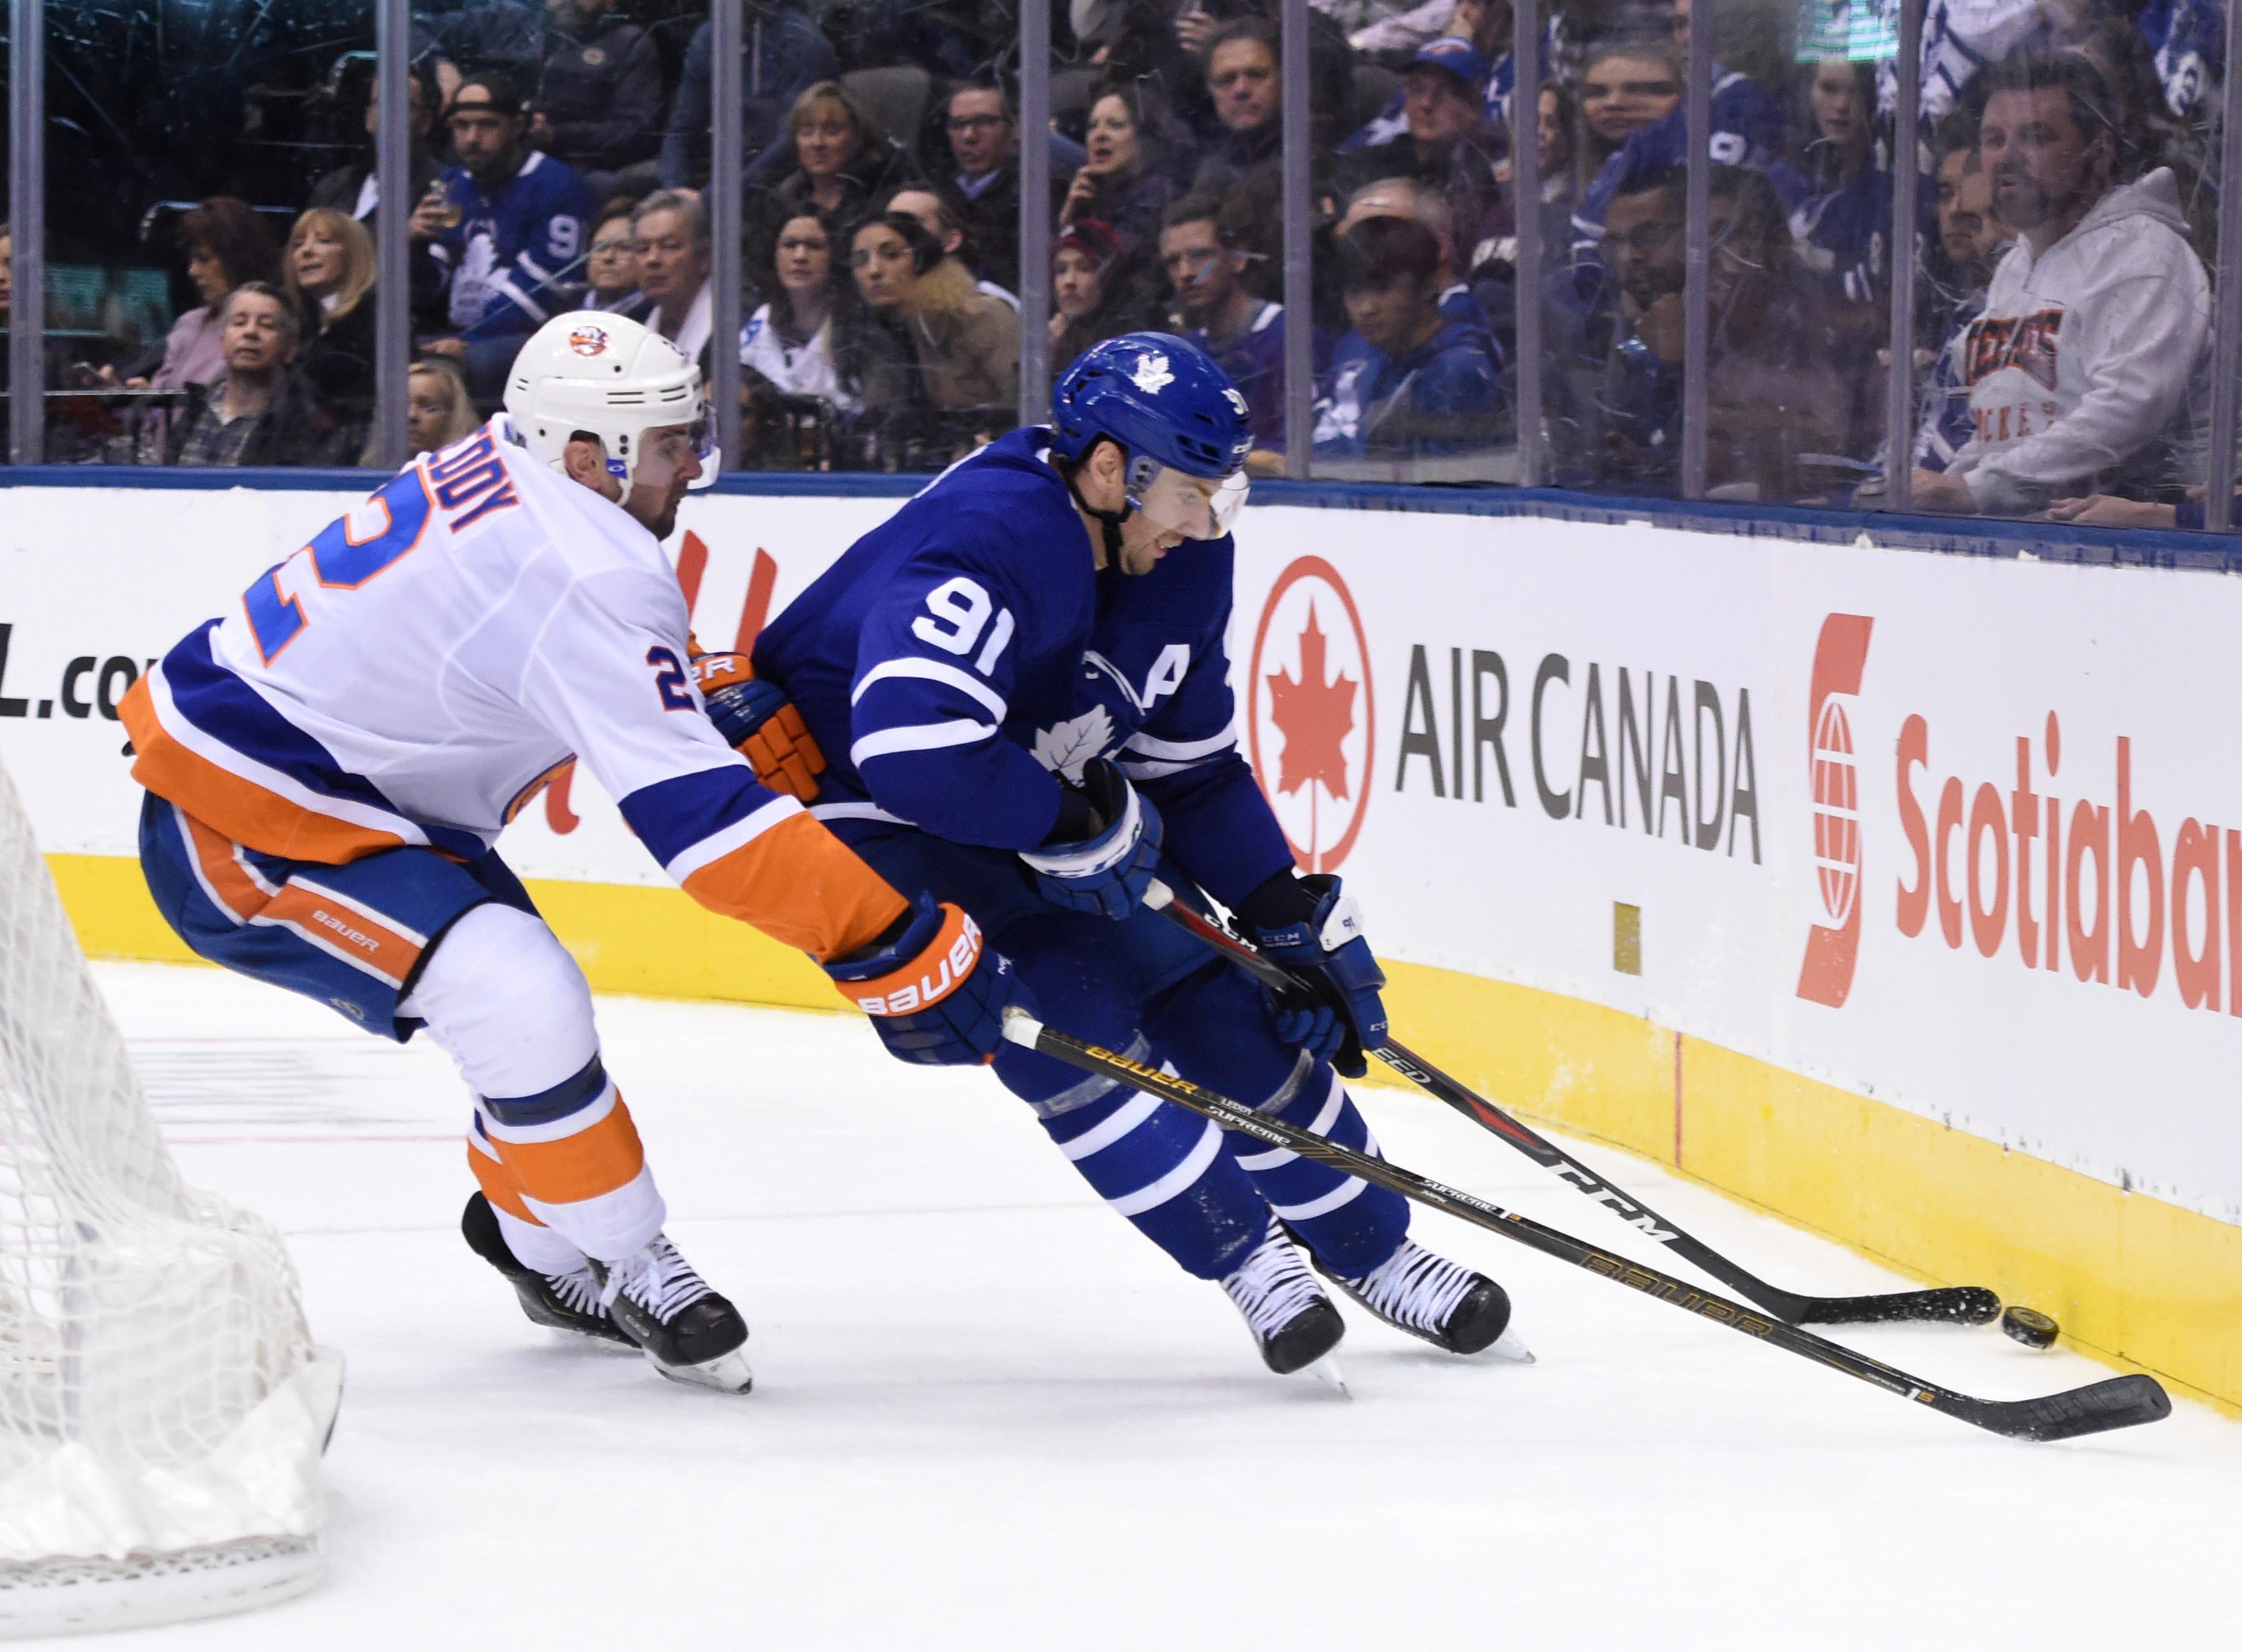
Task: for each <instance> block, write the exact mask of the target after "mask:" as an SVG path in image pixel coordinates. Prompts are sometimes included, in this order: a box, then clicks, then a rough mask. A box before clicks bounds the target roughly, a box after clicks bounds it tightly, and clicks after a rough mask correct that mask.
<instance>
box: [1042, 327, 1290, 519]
mask: <svg viewBox="0 0 2242 1652" xmlns="http://www.w3.org/2000/svg"><path fill="white" fill-rule="evenodd" d="M1245 414H1246V408H1245V397H1244V396H1242V395H1240V394H1239V393H1238V386H1236V385H1234V384H1232V383H1231V382H1230V375H1229V374H1227V373H1224V372H1223V370H1222V369H1221V368H1219V367H1218V366H1215V365H1214V361H1213V359H1212V357H1210V356H1209V355H1208V354H1207V353H1206V352H1205V351H1204V350H1202V349H1200V348H1199V347H1198V346H1197V345H1195V344H1192V343H1191V342H1190V341H1189V340H1188V339H1179V338H1178V337H1177V336H1176V335H1175V334H1173V333H1171V332H1124V333H1123V334H1122V335H1121V336H1120V337H1119V338H1117V339H1106V340H1104V342H1103V343H1101V344H1097V345H1093V346H1091V348H1089V349H1088V350H1085V351H1084V352H1083V353H1082V354H1081V355H1080V356H1079V357H1077V359H1076V360H1075V363H1074V365H1073V366H1071V367H1069V368H1068V369H1067V370H1066V372H1065V373H1064V375H1063V376H1062V377H1061V378H1060V379H1059V381H1058V383H1057V386H1054V387H1053V389H1052V391H1051V456H1052V457H1053V458H1055V459H1057V460H1063V461H1064V462H1067V463H1070V464H1071V463H1074V462H1076V461H1078V460H1081V459H1082V458H1083V457H1084V455H1086V454H1087V453H1089V452H1090V450H1091V448H1092V447H1095V446H1096V445H1097V443H1098V440H1099V439H1100V438H1101V437H1103V438H1105V439H1107V440H1111V441H1112V442H1113V443H1115V444H1116V445H1117V446H1118V447H1119V448H1120V449H1121V453H1122V458H1123V460H1124V463H1125V465H1126V467H1127V471H1126V475H1127V484H1128V492H1129V500H1130V503H1131V505H1132V506H1134V507H1136V508H1137V509H1138V510H1140V511H1143V512H1144V514H1147V515H1148V516H1151V518H1152V519H1153V520H1156V521H1158V522H1160V523H1161V524H1162V525H1163V526H1166V527H1173V528H1175V529H1176V530H1177V531H1178V532H1179V533H1182V534H1184V535H1185V537H1186V538H1190V539H1216V538H1219V537H1220V536H1221V535H1222V534H1226V533H1228V532H1229V531H1230V525H1231V523H1232V520H1234V519H1235V518H1236V516H1237V513H1238V507H1240V506H1242V505H1243V504H1244V503H1245V474H1244V471H1245V455H1246V454H1247V453H1249V452H1251V451H1252V447H1253V433H1252V428H1251V427H1250V426H1248V425H1247V423H1246V417H1245Z"/></svg>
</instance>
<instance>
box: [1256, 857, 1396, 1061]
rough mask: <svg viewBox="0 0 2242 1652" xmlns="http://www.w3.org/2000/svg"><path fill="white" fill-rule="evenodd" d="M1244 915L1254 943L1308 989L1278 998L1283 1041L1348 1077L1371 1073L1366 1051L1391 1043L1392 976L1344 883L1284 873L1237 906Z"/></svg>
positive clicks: (1321, 875)
mask: <svg viewBox="0 0 2242 1652" xmlns="http://www.w3.org/2000/svg"><path fill="white" fill-rule="evenodd" d="M1238 919H1239V921H1240V922H1241V923H1243V924H1244V925H1245V933H1246V935H1247V937H1249V938H1251V939H1252V942H1253V944H1255V945H1256V946H1258V947H1259V948H1260V949H1261V950H1262V951H1264V952H1265V953H1267V954H1268V955H1269V957H1272V958H1273V959H1275V960H1276V961H1277V962H1278V963H1279V964H1283V965H1284V966H1285V968H1286V969H1288V970H1292V973H1293V974H1294V975H1297V976H1299V977H1300V978H1301V980H1302V982H1303V983H1304V984H1306V988H1307V991H1306V992H1305V993H1303V994H1300V995H1297V996H1294V995H1287V994H1281V993H1280V994H1278V995H1276V1002H1275V1005H1274V1009H1273V1011H1272V1016H1271V1024H1272V1026H1273V1027H1274V1028H1275V1029H1276V1031H1277V1036H1278V1037H1279V1038H1283V1039H1285V1042H1287V1043H1292V1044H1299V1045H1300V1046H1301V1047H1302V1048H1304V1049H1306V1050H1308V1051H1312V1052H1313V1053H1314V1054H1316V1055H1317V1056H1319V1058H1324V1059H1327V1060H1328V1061H1330V1063H1331V1064H1332V1066H1334V1067H1336V1068H1338V1069H1339V1071H1341V1072H1343V1073H1345V1074H1346V1076H1347V1077H1348V1078H1361V1077H1362V1075H1363V1074H1364V1073H1365V1072H1366V1071H1368V1070H1369V1064H1368V1063H1367V1062H1366V1060H1365V1059H1364V1052H1365V1051H1371V1050H1375V1049H1377V1048H1378V1046H1379V1045H1380V1044H1384V1043H1385V1042H1386V1004H1385V1003H1384V1001H1383V1000H1382V999H1380V998H1379V996H1378V993H1379V988H1381V987H1383V986H1384V985H1385V984H1386V972H1385V971H1384V970H1381V969H1379V967H1378V960H1377V959H1376V958H1374V957H1372V956H1371V953H1370V943H1369V942H1367V941H1366V940H1364V939H1363V938H1362V915H1361V913H1360V912H1359V911H1358V910H1356V908H1355V904H1354V902H1353V899H1351V898H1350V897H1347V896H1346V895H1345V894H1343V893H1342V892H1341V890H1340V887H1339V879H1338V877H1337V876H1334V875H1333V874H1332V873H1329V872H1318V873H1315V874H1313V875H1312V876H1307V877H1295V876H1293V875H1292V873H1291V872H1289V871H1285V872H1279V874H1278V875H1277V876H1274V877H1272V878H1271V879H1269V880H1268V882H1266V883H1263V884H1262V885H1261V886H1260V888H1259V889H1257V890H1254V891H1253V892H1252V894H1251V895H1249V896H1247V897H1245V900H1244V901H1242V902H1240V903H1238ZM1326 1017H1329V1018H1328V1020H1326ZM1326 1046H1328V1047H1326Z"/></svg>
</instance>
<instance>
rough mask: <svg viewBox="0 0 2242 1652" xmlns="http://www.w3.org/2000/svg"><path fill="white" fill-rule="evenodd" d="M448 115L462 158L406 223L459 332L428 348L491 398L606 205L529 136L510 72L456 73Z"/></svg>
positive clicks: (427, 289)
mask: <svg viewBox="0 0 2242 1652" xmlns="http://www.w3.org/2000/svg"><path fill="white" fill-rule="evenodd" d="M445 124H446V127H447V128H448V129H449V131H450V132H451V135H452V147H453V151H454V152H455V153H456V154H457V155H458V156H459V158H460V164H459V165H457V166H453V167H450V168H447V169H446V171H445V172H444V174H443V176H442V177H441V178H439V179H438V180H437V187H436V188H435V189H433V190H432V191H430V192H429V193H428V194H427V195H426V196H424V197H423V198H421V200H420V205H418V206H416V207H415V208H414V209H413V219H412V222H411V223H410V224H409V225H406V234H407V236H408V238H409V239H410V242H411V245H412V251H413V265H414V271H413V276H414V279H413V285H414V288H415V291H416V293H426V294H428V295H430V297H431V299H433V303H434V304H435V305H436V306H437V307H438V308H439V309H440V313H442V314H443V315H444V317H445V318H446V319H448V320H449V322H450V323H451V328H452V336H449V337H446V338H442V339H437V340H435V341H433V342H432V343H431V344H430V345H429V346H427V347H428V348H429V349H430V350H431V351H433V352H434V353H437V354H439V355H450V356H454V357H457V358H459V359H461V361H462V362H463V364H464V366H465V368H466V372H467V384H468V386H469V387H470V388H471V389H473V391H474V393H475V394H476V396H477V398H478V399H479V400H483V401H492V400H496V398H497V396H498V394H499V393H500V390H501V389H502V388H503V386H504V385H505V381H506V373H507V368H508V367H510V366H513V364H514V354H515V353H516V352H517V351H518V350H519V349H520V346H521V341H522V340H523V339H526V338H527V337H528V336H529V335H530V334H531V333H532V332H535V331H536V330H537V329H538V328H539V327H540V326H543V325H544V324H545V322H546V321H547V319H550V318H551V317H552V316H554V314H556V313H558V312H559V311H560V309H561V306H562V304H563V302H564V299H565V290H564V289H565V285H566V284H567V283H568V282H569V281H571V280H573V279H576V278H577V277H578V276H579V274H580V272H581V267H582V259H583V255H584V239H585V231H586V229H587V227H588V226H589V225H590V223H591V219H592V217H593V215H594V212H597V211H598V207H597V205H596V203H594V201H593V199H592V197H591V192H590V191H588V190H587V189H586V188H585V187H584V180H583V179H582V178H579V177H578V176H577V175H576V174H575V173H574V171H571V170H569V168H567V166H564V165H561V163H560V162H559V161H556V160H554V158H552V157H551V156H549V155H547V154H545V153H543V152H542V151H538V150H534V149H531V148H529V147H528V146H527V141H526V139H527V127H528V122H527V118H525V116H524V114H523V111H522V102H521V94H520V91H517V90H516V88H515V86H514V81H513V79H512V77H509V76H507V75H505V74H502V73H499V72H496V71H493V72H492V73H489V74H487V75H483V76H480V77H477V78H475V79H473V80H465V81H462V82H460V90H459V91H458V93H457V95H456V96H454V97H453V99H452V106H451V108H450V109H449V110H448V111H446V116H445Z"/></svg>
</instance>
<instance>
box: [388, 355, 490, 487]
mask: <svg viewBox="0 0 2242 1652" xmlns="http://www.w3.org/2000/svg"><path fill="white" fill-rule="evenodd" d="M481 423H482V419H481V416H480V414H479V413H477V411H476V409H475V400H474V398H473V396H470V395H469V394H468V393H467V378H466V376H465V375H464V374H462V373H460V364H459V363H458V362H456V361H453V359H451V358H449V357H448V356H422V357H421V358H420V359H419V360H418V361H416V362H414V363H413V371H412V373H411V374H410V375H409V377H408V378H407V379H406V386H405V448H406V453H410V454H411V455H412V456H413V458H415V459H418V458H419V457H420V455H421V454H422V453H434V452H435V451H436V450H437V449H438V448H440V447H450V446H451V445H452V444H453V442H455V441H458V440H460V438H461V437H463V436H467V435H471V434H473V432H474V429H475V427H476V426H478V425H480V424H481ZM376 440H377V438H375V437H373V436H371V435H370V436H368V437H367V438H366V451H365V452H364V453H360V454H359V461H358V462H359V464H360V465H361V466H363V467H366V468H367V469H369V470H371V469H373V468H374V467H376V466H378V465H379V463H380V462H381V461H380V460H379V459H378V458H376V457H375V454H374V445H375V442H376Z"/></svg>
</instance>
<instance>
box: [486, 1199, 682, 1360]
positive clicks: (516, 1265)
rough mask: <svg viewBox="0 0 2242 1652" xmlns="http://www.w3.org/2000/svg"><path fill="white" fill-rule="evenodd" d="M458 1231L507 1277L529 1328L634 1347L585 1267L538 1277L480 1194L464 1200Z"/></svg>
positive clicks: (592, 1274) (598, 1285)
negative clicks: (609, 1312) (516, 1251)
mask: <svg viewBox="0 0 2242 1652" xmlns="http://www.w3.org/2000/svg"><path fill="white" fill-rule="evenodd" d="M460 1234H461V1235H462V1236H463V1237H464V1238H465V1239H467V1248H468V1249H469V1250H471V1251H473V1252H474V1253H475V1254H476V1255H477V1256H480V1257H481V1258H482V1259H483V1260H484V1261H486V1262H487V1263H489V1264H490V1265H491V1266H493V1267H494V1268H496V1269H497V1270H498V1271H499V1272H500V1273H503V1274H505V1275H506V1279H507V1283H508V1284H509V1285H511V1286H514V1294H515V1295H516V1296H518V1297H520V1299H521V1311H522V1312H523V1313H526V1314H527V1315H528V1316H529V1319H530V1322H531V1323H532V1324H534V1325H541V1326H545V1327H547V1329H548V1330H554V1331H572V1332H574V1333H576V1334H578V1335H579V1336H587V1337H598V1338H601V1340H605V1341H608V1342H619V1343H621V1345H622V1346H624V1347H626V1348H634V1347H636V1346H638V1345H637V1344H636V1343H635V1342H633V1341H632V1340H630V1338H629V1337H628V1336H626V1335H625V1334H624V1333H622V1332H621V1330H620V1329H618V1328H617V1327H616V1326H615V1324H614V1321H613V1320H609V1319H608V1318H607V1310H606V1309H604V1308H602V1307H601V1306H600V1281H599V1279H598V1278H597V1277H596V1276H595V1275H594V1273H593V1272H592V1270H591V1266H590V1265H589V1264H588V1263H587V1264H585V1265H584V1266H580V1267H577V1268H574V1269H572V1270H571V1271H570V1272H568V1273H539V1272H538V1271H537V1270H536V1269H535V1268H534V1267H531V1266H529V1265H528V1264H527V1262H524V1261H523V1260H521V1259H520V1258H519V1257H517V1256H516V1255H514V1252H512V1251H511V1250H509V1249H507V1243H506V1235H505V1234H504V1233H503V1232H500V1228H499V1225H498V1214H497V1212H494V1211H493V1210H492V1209H491V1203H490V1200H489V1199H486V1198H484V1197H483V1195H482V1194H480V1193H476V1194H475V1195H473V1197H472V1198H470V1199H468V1200H467V1209H466V1210H465V1211H463V1212H460Z"/></svg>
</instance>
